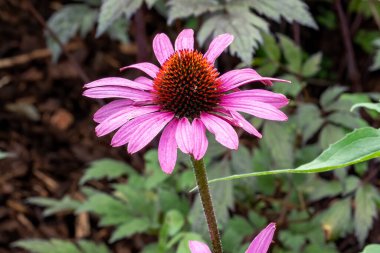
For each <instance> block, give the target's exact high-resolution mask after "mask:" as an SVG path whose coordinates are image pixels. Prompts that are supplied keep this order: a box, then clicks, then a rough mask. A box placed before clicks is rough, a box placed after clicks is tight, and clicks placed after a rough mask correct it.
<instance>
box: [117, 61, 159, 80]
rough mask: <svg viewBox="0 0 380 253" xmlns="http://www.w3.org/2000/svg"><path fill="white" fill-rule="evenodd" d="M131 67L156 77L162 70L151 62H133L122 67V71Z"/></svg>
mask: <svg viewBox="0 0 380 253" xmlns="http://www.w3.org/2000/svg"><path fill="white" fill-rule="evenodd" d="M130 68H133V69H138V70H141V71H143V72H145V73H146V74H147V75H148V76H150V77H152V78H156V76H157V73H158V72H159V71H160V69H159V68H158V67H157V66H156V65H154V64H152V63H149V62H142V63H136V64H132V65H129V66H126V67H122V68H121V69H120V71H123V70H126V69H130Z"/></svg>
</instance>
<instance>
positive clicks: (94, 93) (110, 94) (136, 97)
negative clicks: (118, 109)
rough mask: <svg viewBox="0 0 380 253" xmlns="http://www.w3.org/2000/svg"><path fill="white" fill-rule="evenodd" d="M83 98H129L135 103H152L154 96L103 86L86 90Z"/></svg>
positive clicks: (127, 89)
mask: <svg viewBox="0 0 380 253" xmlns="http://www.w3.org/2000/svg"><path fill="white" fill-rule="evenodd" d="M83 96H86V97H90V98H128V99H131V100H133V101H139V102H141V101H151V100H152V98H153V97H152V94H151V93H149V92H146V91H142V90H136V89H132V88H128V87H120V86H102V87H95V88H90V89H88V90H85V91H84V92H83Z"/></svg>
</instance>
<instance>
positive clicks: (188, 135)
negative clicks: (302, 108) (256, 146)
mask: <svg viewBox="0 0 380 253" xmlns="http://www.w3.org/2000/svg"><path fill="white" fill-rule="evenodd" d="M232 40H233V36H232V35H230V34H222V35H219V36H217V37H216V38H215V39H214V40H213V41H212V42H211V44H210V46H209V49H208V50H207V52H206V53H205V54H202V53H200V52H198V51H197V50H194V32H193V30H191V29H185V30H183V31H182V32H181V33H180V34H179V35H178V37H177V39H176V41H175V44H174V47H175V48H173V45H172V44H171V42H170V40H169V38H168V36H167V35H166V34H163V33H161V34H158V35H156V37H155V38H154V40H153V50H154V53H155V55H156V57H157V60H158V61H159V63H160V65H161V67H157V66H156V65H154V64H152V63H148V62H144V63H137V64H133V65H130V66H127V67H124V68H122V69H121V70H125V69H129V68H134V69H138V70H141V71H143V72H145V74H147V75H148V76H149V77H150V78H148V77H145V76H141V77H138V78H136V79H135V80H133V81H132V80H129V79H124V78H120V77H109V78H103V79H99V80H96V81H94V82H91V83H88V84H86V85H85V86H84V87H85V88H87V90H86V91H85V92H84V93H83V94H84V96H87V97H91V98H120V99H118V100H115V101H112V102H110V103H109V104H107V105H105V106H103V107H102V108H100V109H99V110H98V111H97V112H96V113H95V115H94V120H95V121H96V122H97V123H99V125H98V126H97V127H96V134H97V135H98V136H103V135H106V134H108V133H110V132H112V131H114V130H116V129H118V128H119V130H118V131H117V132H116V133H115V135H114V137H113V138H112V142H111V145H112V146H114V147H118V146H122V145H125V144H128V152H129V153H131V154H132V153H135V152H137V151H139V150H141V149H142V148H144V147H145V146H146V145H147V144H148V143H149V142H150V141H151V140H152V139H153V138H154V137H155V136H156V135H158V134H159V133H160V132H161V130H163V132H162V135H161V139H160V142H159V146H158V159H159V162H160V165H161V167H162V170H163V171H164V172H165V173H171V172H172V171H173V169H174V166H175V163H176V160H177V148H179V149H180V150H181V151H182V152H184V153H186V154H191V155H192V156H193V157H194V158H195V159H196V160H200V159H201V158H202V157H203V156H204V154H205V153H206V150H207V146H208V141H207V138H206V129H207V130H208V131H210V132H211V133H213V134H214V135H215V138H216V140H217V141H218V142H219V143H221V144H222V145H224V146H226V147H227V148H229V149H237V148H238V144H239V140H238V136H237V134H236V132H235V130H234V128H233V127H232V126H236V127H241V128H243V129H244V130H245V131H247V132H248V133H250V134H253V135H255V136H257V137H259V138H261V134H260V133H259V132H258V131H257V130H256V128H254V127H253V126H252V125H251V124H250V123H249V122H248V121H247V120H245V119H244V117H243V116H242V115H241V114H240V113H238V111H239V112H244V113H248V114H251V115H253V116H255V117H259V118H263V119H268V120H277V121H285V120H287V116H286V115H285V114H284V113H283V112H282V111H280V110H279V108H281V107H283V106H285V105H286V104H287V103H288V100H287V99H286V97H285V96H284V95H282V94H277V93H273V92H271V91H267V90H262V89H255V90H238V88H239V87H240V86H242V85H244V84H248V83H252V82H258V81H259V82H262V83H264V84H266V85H271V81H279V82H288V81H285V80H280V79H276V78H269V77H262V76H260V75H259V74H258V73H257V72H256V71H254V70H253V69H249V68H245V69H238V70H232V71H229V72H227V73H225V74H223V75H220V74H219V72H218V71H217V69H216V68H215V65H214V62H215V59H216V58H217V57H218V56H219V55H220V54H221V53H222V52H223V51H224V50H225V49H226V48H227V47H228V45H230V44H231V42H232Z"/></svg>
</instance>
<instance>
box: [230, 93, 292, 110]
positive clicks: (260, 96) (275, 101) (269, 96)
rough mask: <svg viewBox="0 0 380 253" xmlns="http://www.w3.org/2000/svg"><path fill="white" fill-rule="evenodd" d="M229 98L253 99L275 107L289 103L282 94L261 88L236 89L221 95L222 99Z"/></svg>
mask: <svg viewBox="0 0 380 253" xmlns="http://www.w3.org/2000/svg"><path fill="white" fill-rule="evenodd" d="M231 99H232V100H234V99H246V100H254V101H258V102H263V103H267V104H270V105H273V106H274V107H276V108H281V107H284V106H285V105H287V104H288V103H289V100H288V99H287V98H286V97H285V96H284V95H283V94H279V93H274V92H271V91H268V90H262V89H254V90H242V91H236V92H232V93H229V94H227V95H225V96H223V100H224V101H228V100H231Z"/></svg>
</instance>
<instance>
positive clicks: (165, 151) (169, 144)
mask: <svg viewBox="0 0 380 253" xmlns="http://www.w3.org/2000/svg"><path fill="white" fill-rule="evenodd" d="M177 125H178V119H176V118H174V119H173V120H172V121H171V122H170V123H169V124H168V125H167V126H166V127H165V129H164V131H162V135H161V138H160V142H159V144H158V161H159V163H160V166H161V169H162V171H163V172H165V173H166V174H171V173H172V172H173V170H174V167H175V163H176V161H177V142H176V140H175V134H176V130H177Z"/></svg>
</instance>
